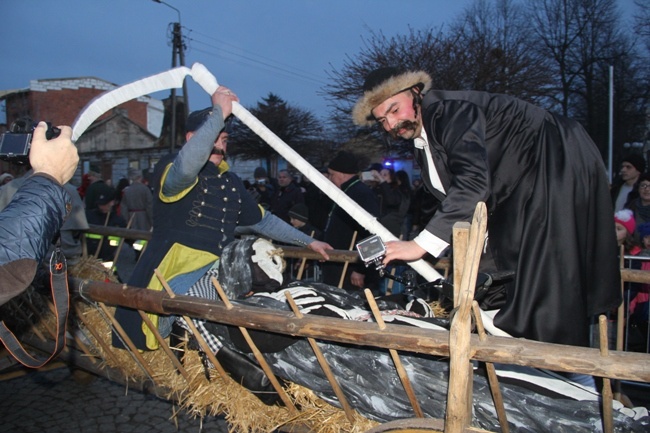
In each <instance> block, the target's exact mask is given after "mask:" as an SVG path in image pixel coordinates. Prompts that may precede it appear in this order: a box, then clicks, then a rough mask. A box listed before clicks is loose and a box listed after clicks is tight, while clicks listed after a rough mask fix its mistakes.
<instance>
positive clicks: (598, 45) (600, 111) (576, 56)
mask: <svg viewBox="0 0 650 433" xmlns="http://www.w3.org/2000/svg"><path fill="white" fill-rule="evenodd" d="M528 5H529V9H528V12H529V14H530V17H531V18H530V22H531V23H533V26H532V28H533V29H534V32H535V34H536V35H537V36H538V38H539V40H540V41H541V42H542V43H541V44H539V45H538V46H537V49H538V50H539V53H540V54H541V55H542V56H544V57H547V58H548V59H549V60H550V63H549V68H548V73H549V75H551V76H552V77H553V81H554V83H555V85H554V86H552V87H551V88H550V90H551V91H550V92H549V100H548V104H547V107H548V108H550V109H556V110H558V111H559V112H560V113H561V114H563V115H566V116H571V117H573V118H576V119H578V120H580V121H581V122H582V123H583V125H584V126H585V128H586V129H587V131H588V132H589V133H590V135H591V136H592V138H593V139H594V141H595V142H596V144H597V145H598V147H599V149H600V151H601V154H602V155H603V156H605V155H607V150H608V149H607V146H608V142H607V136H608V123H607V118H608V112H607V110H608V104H609V101H608V98H609V94H608V87H609V86H608V82H609V67H610V65H611V66H615V67H616V68H615V87H616V90H617V91H616V94H615V100H614V105H615V106H616V117H617V119H616V124H617V128H616V129H615V130H616V131H617V139H618V140H619V142H620V140H626V139H629V138H630V137H631V136H633V135H634V134H635V128H634V126H633V124H632V123H631V122H637V121H638V120H639V115H640V113H642V112H643V108H642V107H643V106H644V105H645V104H646V103H647V97H648V90H647V88H646V89H643V88H642V87H641V88H639V87H638V85H639V84H641V83H643V81H644V80H643V78H642V75H641V71H642V69H641V66H640V64H639V60H638V59H639V55H638V52H636V51H635V47H634V44H633V43H632V42H631V39H630V37H629V36H627V35H626V34H624V32H623V31H622V27H621V25H620V14H619V12H618V10H617V8H616V3H615V1H614V0H531V1H530V2H529V3H528ZM644 101H645V102H644ZM639 110H641V111H639ZM620 144H622V143H620Z"/></svg>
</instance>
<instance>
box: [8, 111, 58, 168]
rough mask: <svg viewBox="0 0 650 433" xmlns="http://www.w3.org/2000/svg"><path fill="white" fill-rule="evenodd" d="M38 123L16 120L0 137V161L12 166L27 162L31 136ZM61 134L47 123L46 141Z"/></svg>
mask: <svg viewBox="0 0 650 433" xmlns="http://www.w3.org/2000/svg"><path fill="white" fill-rule="evenodd" d="M36 125H38V123H36V122H32V121H31V120H16V121H15V122H13V123H12V124H11V127H10V128H9V131H7V132H5V133H4V134H2V135H1V136H0V159H1V160H3V161H8V162H11V163H13V164H18V165H23V164H27V163H28V162H29V149H30V147H31V144H32V134H33V133H34V129H35V128H36ZM60 133H61V130H60V129H59V128H56V127H53V126H52V124H51V123H49V122H47V132H46V133H45V137H46V138H47V139H48V140H51V139H53V138H56V137H58V136H59V134H60Z"/></svg>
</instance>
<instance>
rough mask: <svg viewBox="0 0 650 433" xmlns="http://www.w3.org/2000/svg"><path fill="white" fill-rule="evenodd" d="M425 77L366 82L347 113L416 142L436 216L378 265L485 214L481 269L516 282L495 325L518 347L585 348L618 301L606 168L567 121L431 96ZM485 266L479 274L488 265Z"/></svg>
mask: <svg viewBox="0 0 650 433" xmlns="http://www.w3.org/2000/svg"><path fill="white" fill-rule="evenodd" d="M431 81H432V80H431V77H430V76H429V75H428V74H427V73H426V72H424V71H400V70H398V69H396V68H382V69H378V70H375V71H373V72H371V73H370V74H369V75H368V77H367V78H366V81H365V84H364V89H363V90H364V94H363V96H362V97H361V98H360V100H359V101H358V102H357V104H356V106H355V107H354V110H353V119H354V121H355V123H356V124H358V125H363V126H372V125H375V124H376V123H379V125H380V126H381V127H382V129H383V130H384V131H386V132H387V133H389V134H390V135H391V136H393V137H395V138H398V137H399V138H402V139H406V140H413V144H414V154H415V158H416V160H417V162H418V163H419V165H420V167H421V168H422V179H423V181H424V183H425V185H426V187H427V189H428V190H429V191H430V192H431V193H432V194H434V195H435V196H436V197H437V198H438V199H439V200H440V201H441V203H440V206H439V208H438V209H437V211H436V213H435V214H434V215H433V217H432V218H431V220H430V221H429V222H428V224H427V225H426V227H425V228H424V230H423V231H422V232H421V233H420V234H419V235H418V236H417V237H416V238H415V239H414V240H412V241H395V242H388V243H387V246H386V247H387V253H386V259H385V263H388V262H390V261H392V260H397V259H402V260H415V259H419V258H421V257H422V256H424V255H425V253H427V252H428V253H430V254H432V255H433V256H439V255H440V254H441V253H442V252H443V251H445V250H446V249H447V247H448V246H449V244H450V242H451V234H452V226H453V224H454V223H456V222H457V221H471V218H472V215H473V212H474V209H475V207H476V204H477V202H479V201H483V202H485V203H486V204H487V207H488V212H489V217H488V241H487V248H486V257H484V259H485V260H484V263H487V262H488V259H489V261H493V265H492V266H494V267H496V269H497V270H504V271H515V272H516V276H515V279H514V281H513V282H512V283H510V284H508V285H507V287H506V288H505V300H504V301H503V302H501V303H499V304H495V305H492V306H490V307H491V308H495V309H496V308H499V309H500V311H499V313H498V314H497V315H496V317H495V320H494V324H495V325H496V326H498V327H499V328H501V329H502V330H504V331H506V332H508V333H509V334H511V335H513V336H515V337H525V338H529V339H532V340H538V341H545V342H553V343H560V344H571V345H581V346H588V345H589V324H590V321H591V319H592V317H593V316H594V315H595V314H599V313H602V312H605V311H608V310H610V309H612V308H614V307H616V306H617V305H618V304H619V303H620V301H621V296H620V285H619V278H620V275H619V269H618V262H617V259H616V240H615V237H614V230H613V229H612V227H613V224H614V220H613V215H614V214H613V208H612V203H611V199H610V197H609V191H608V189H609V185H608V180H607V178H606V176H605V172H606V171H605V167H604V165H603V162H602V158H601V156H600V154H599V152H598V150H597V148H596V146H595V145H594V143H593V142H592V140H591V139H590V137H589V135H588V134H587V133H586V132H585V130H584V129H583V128H582V126H580V124H578V123H577V122H575V121H572V120H569V119H566V118H564V117H561V116H557V115H554V114H551V113H549V112H547V111H545V110H543V109H541V108H539V107H536V106H534V105H531V104H529V103H527V102H525V101H522V100H519V99H516V98H513V97H511V96H507V95H496V94H488V93H485V92H478V91H443V90H429V89H430V87H431ZM486 266H487V265H486Z"/></svg>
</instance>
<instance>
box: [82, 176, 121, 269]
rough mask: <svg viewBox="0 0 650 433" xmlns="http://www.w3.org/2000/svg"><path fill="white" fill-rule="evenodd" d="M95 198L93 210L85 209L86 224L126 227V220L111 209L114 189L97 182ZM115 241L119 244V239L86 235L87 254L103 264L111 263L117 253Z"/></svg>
mask: <svg viewBox="0 0 650 433" xmlns="http://www.w3.org/2000/svg"><path fill="white" fill-rule="evenodd" d="M95 197H96V198H95V208H94V209H88V208H86V220H87V221H88V224H93V225H98V226H105V227H126V220H125V219H124V218H123V217H122V216H120V215H118V214H117V212H115V211H114V209H113V206H114V205H115V188H113V187H112V186H109V185H106V184H105V183H104V182H98V183H97V187H96V188H95ZM102 238H103V239H102ZM116 241H117V242H119V238H113V237H111V236H108V237H103V236H100V235H95V234H92V233H87V234H86V246H87V248H88V254H89V255H94V256H95V257H98V258H99V259H101V260H102V261H103V262H112V261H113V260H114V258H115V253H116V252H117V242H116ZM100 244H101V246H100ZM98 248H99V250H98Z"/></svg>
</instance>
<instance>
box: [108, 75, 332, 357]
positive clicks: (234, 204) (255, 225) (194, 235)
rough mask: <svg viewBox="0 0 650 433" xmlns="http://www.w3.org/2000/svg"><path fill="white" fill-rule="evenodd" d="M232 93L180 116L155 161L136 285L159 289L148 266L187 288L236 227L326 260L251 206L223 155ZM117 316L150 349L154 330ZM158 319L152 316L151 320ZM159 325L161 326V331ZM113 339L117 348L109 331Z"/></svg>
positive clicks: (313, 245)
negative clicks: (168, 145) (170, 144)
mask: <svg viewBox="0 0 650 433" xmlns="http://www.w3.org/2000/svg"><path fill="white" fill-rule="evenodd" d="M233 101H238V98H237V96H236V95H235V94H234V93H232V92H231V91H230V90H229V89H228V88H226V87H223V86H219V87H218V88H217V90H216V91H215V92H214V93H213V94H212V107H208V108H205V109H203V110H199V111H194V112H192V113H191V114H190V115H189V116H188V118H187V121H186V124H185V129H186V134H185V138H186V140H187V142H186V143H185V144H184V145H183V147H182V148H181V149H180V151H179V152H178V153H177V154H171V155H167V156H165V157H164V158H162V159H161V160H160V161H159V162H158V163H157V164H156V166H155V168H154V173H153V179H152V185H153V187H154V202H153V231H152V234H151V240H150V241H149V243H148V244H147V248H146V249H145V250H144V252H143V253H142V255H141V257H140V260H139V261H138V263H137V264H136V267H135V269H134V271H133V273H132V275H131V278H130V279H129V281H128V284H129V285H132V286H135V287H148V288H152V289H154V290H162V288H163V287H162V284H161V282H160V281H159V280H158V278H157V277H156V276H155V275H154V269H158V271H159V272H160V273H161V274H162V276H163V277H164V278H165V279H166V280H167V281H168V282H169V283H170V285H171V286H172V288H173V289H174V290H175V291H176V292H177V293H178V294H186V293H187V291H188V290H189V289H190V288H191V287H192V286H193V284H194V283H196V282H197V281H198V280H199V279H200V278H201V277H202V276H204V275H205V274H206V272H208V271H209V270H210V269H211V267H212V266H213V264H214V263H215V261H216V259H217V258H218V257H219V256H220V255H221V252H222V251H223V248H224V247H225V246H226V245H228V244H229V243H230V242H232V241H233V240H234V239H235V235H236V229H237V228H238V227H240V228H241V227H246V228H247V229H249V230H250V231H251V232H254V233H261V234H263V235H264V236H265V237H268V238H271V239H275V240H281V241H284V242H286V243H290V244H292V245H300V246H306V247H308V248H310V249H312V250H314V251H316V252H318V253H320V254H321V255H322V256H323V257H324V258H325V259H328V258H329V256H328V255H327V252H326V250H327V249H332V247H331V246H329V245H327V244H326V243H324V242H321V241H317V240H315V239H313V238H311V237H309V236H307V235H305V234H303V233H301V232H300V231H298V230H296V229H294V228H293V227H291V226H290V225H289V224H288V223H285V222H283V221H281V220H279V219H278V218H277V217H274V216H273V215H272V214H271V213H269V212H266V211H265V210H264V209H263V208H262V207H260V206H258V204H257V202H256V201H255V199H254V198H253V196H252V195H251V194H250V193H249V192H248V191H247V190H246V188H245V186H244V184H243V182H242V180H241V179H240V178H239V176H237V175H236V174H235V173H233V172H232V171H230V167H229V165H228V163H227V161H226V152H227V145H228V131H227V128H226V119H227V118H228V117H229V116H230V115H231V113H232V103H233ZM115 317H116V319H117V320H118V321H119V322H120V324H121V325H122V327H123V328H124V329H125V331H126V332H127V333H128V335H129V337H130V338H131V340H132V341H133V343H134V344H135V345H136V346H137V347H138V348H139V349H142V350H150V349H155V348H157V342H156V340H155V338H153V335H152V334H150V333H145V332H147V331H146V327H145V331H143V327H142V319H141V318H140V316H139V314H138V313H137V312H135V311H133V310H130V309H126V308H117V310H116V313H115ZM155 320H157V319H155ZM162 331H163V330H161V332H162ZM113 345H114V346H116V347H124V346H123V343H122V341H121V339H120V338H119V336H117V335H115V334H114V335H113Z"/></svg>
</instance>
